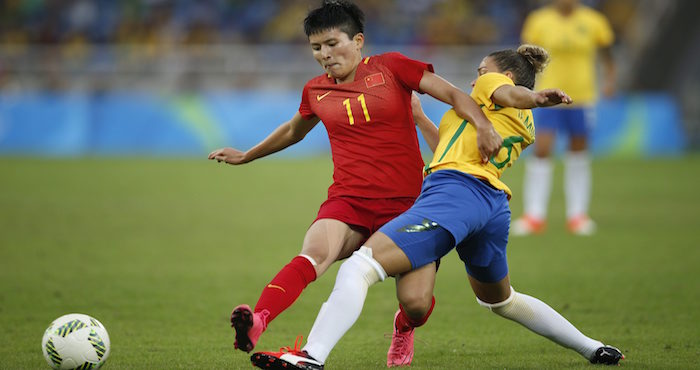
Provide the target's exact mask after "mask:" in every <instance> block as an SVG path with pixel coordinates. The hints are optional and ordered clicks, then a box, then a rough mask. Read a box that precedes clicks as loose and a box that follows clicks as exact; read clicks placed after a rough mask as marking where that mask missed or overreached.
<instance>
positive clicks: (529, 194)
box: [523, 156, 554, 220]
mask: <svg viewBox="0 0 700 370" xmlns="http://www.w3.org/2000/svg"><path fill="white" fill-rule="evenodd" d="M553 167H554V166H553V165H552V161H551V160H550V159H549V158H538V157H535V156H532V158H529V160H528V161H527V163H526V165H525V183H524V186H523V192H524V193H525V194H524V195H525V196H524V197H523V202H524V205H525V214H526V215H529V216H531V217H534V218H536V219H538V220H544V219H545V218H547V205H548V203H549V194H550V192H551V190H552V172H553Z"/></svg>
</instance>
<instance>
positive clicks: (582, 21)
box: [521, 5, 614, 104]
mask: <svg viewBox="0 0 700 370" xmlns="http://www.w3.org/2000/svg"><path fill="white" fill-rule="evenodd" d="M521 36H522V39H523V42H525V43H528V44H535V45H539V46H541V47H543V48H545V49H546V50H547V51H548V52H549V56H550V62H549V65H548V66H547V68H545V70H544V71H543V72H542V75H541V76H539V77H538V81H537V86H536V88H537V89H538V90H540V89H548V88H559V89H562V90H564V91H565V92H566V93H567V94H569V96H571V98H572V99H573V100H574V104H591V103H593V102H594V101H595V100H596V98H597V84H596V69H595V67H596V56H597V51H598V48H603V47H607V46H610V45H611V44H612V43H613V41H614V34H613V31H612V28H611V27H610V23H608V20H607V19H606V18H605V16H603V14H601V13H599V12H598V11H596V10H594V9H591V8H589V7H587V6H583V5H580V6H578V7H576V9H575V10H574V11H573V13H571V14H570V15H569V16H563V15H562V14H561V13H559V12H558V11H557V10H556V9H554V7H552V6H546V7H544V8H541V9H538V10H535V11H534V12H532V13H530V15H528V17H527V18H526V19H525V24H524V26H523V30H522V35H521Z"/></svg>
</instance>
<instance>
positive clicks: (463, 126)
mask: <svg viewBox="0 0 700 370" xmlns="http://www.w3.org/2000/svg"><path fill="white" fill-rule="evenodd" d="M503 85H511V86H514V84H513V81H512V80H511V79H510V78H508V76H506V75H504V74H501V73H493V72H492V73H485V74H483V75H481V76H479V78H477V79H476V83H475V85H474V89H473V90H472V93H471V97H472V98H473V99H474V101H476V104H478V105H479V106H480V107H481V109H482V111H483V112H484V114H485V115H486V118H488V120H489V121H491V123H492V124H493V127H494V129H495V130H496V131H497V132H498V134H499V135H501V137H502V138H503V146H502V148H501V150H500V152H498V155H497V156H495V157H493V158H491V160H490V161H489V162H488V163H486V164H483V163H481V154H479V148H478V146H477V143H476V128H475V127H474V125H470V124H468V122H467V121H465V120H464V119H462V118H460V117H459V116H458V115H457V113H456V112H455V111H454V109H450V110H448V111H447V112H446V113H445V114H444V115H443V116H442V119H441V120H440V126H439V132H440V141H439V142H438V146H437V148H436V149H435V156H434V158H433V161H432V162H431V163H430V164H429V165H427V166H426V167H425V172H426V174H430V173H432V172H435V171H437V170H446V169H450V170H457V171H461V172H464V173H468V174H470V175H472V176H475V177H478V178H481V179H484V180H486V181H488V182H489V183H490V184H491V185H492V186H493V187H495V188H496V189H501V190H503V191H505V192H506V193H507V194H508V199H510V197H511V195H512V193H511V191H510V189H509V188H508V186H506V184H504V183H503V182H502V181H501V180H499V179H500V177H501V174H502V173H503V171H505V169H506V168H508V167H510V166H511V165H512V164H513V162H515V160H516V159H518V157H519V156H520V153H522V151H523V149H525V148H526V147H527V146H528V145H530V144H532V143H533V142H534V141H535V125H534V122H533V120H532V111H530V110H529V109H517V108H511V107H501V106H499V105H497V104H495V103H494V102H493V101H492V100H491V96H492V95H493V92H494V91H496V89H497V88H499V87H501V86H503Z"/></svg>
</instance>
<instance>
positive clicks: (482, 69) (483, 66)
mask: <svg viewBox="0 0 700 370" xmlns="http://www.w3.org/2000/svg"><path fill="white" fill-rule="evenodd" d="M476 72H477V77H479V76H481V75H483V74H485V73H489V72H496V73H501V70H500V69H498V66H497V65H496V63H494V61H493V58H491V57H486V58H484V59H482V60H481V63H479V68H477V69H476ZM475 83H476V79H474V80H473V81H472V83H471V85H472V88H473V87H474V84H475Z"/></svg>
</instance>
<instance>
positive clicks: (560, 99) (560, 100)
mask: <svg viewBox="0 0 700 370" xmlns="http://www.w3.org/2000/svg"><path fill="white" fill-rule="evenodd" d="M535 95H536V98H535V102H536V103H537V106H538V107H551V106H553V105H557V104H571V103H573V100H572V99H571V97H570V96H569V95H566V93H565V92H563V91H561V90H559V89H544V90H540V91H537V92H535Z"/></svg>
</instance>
